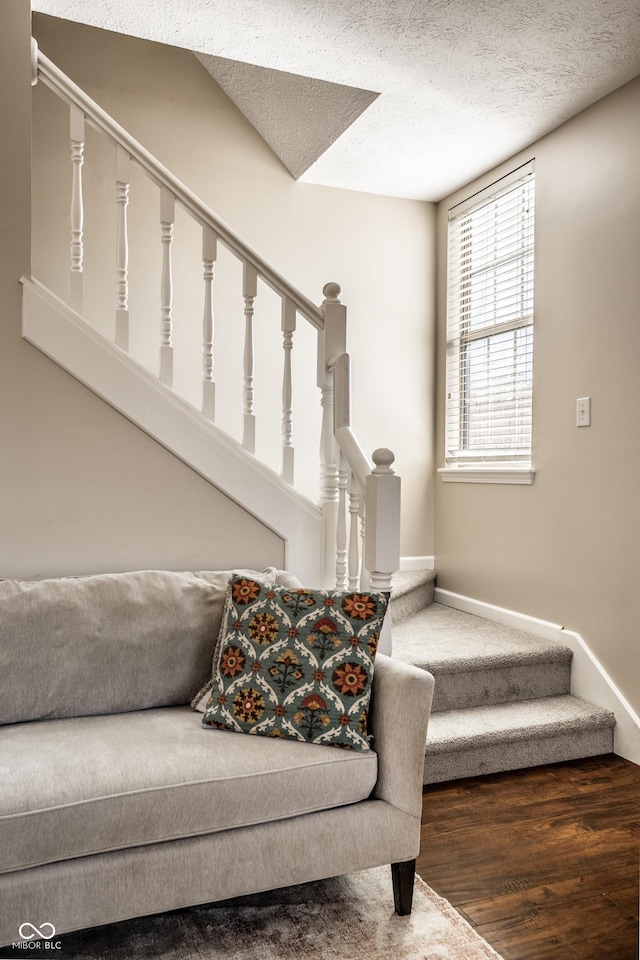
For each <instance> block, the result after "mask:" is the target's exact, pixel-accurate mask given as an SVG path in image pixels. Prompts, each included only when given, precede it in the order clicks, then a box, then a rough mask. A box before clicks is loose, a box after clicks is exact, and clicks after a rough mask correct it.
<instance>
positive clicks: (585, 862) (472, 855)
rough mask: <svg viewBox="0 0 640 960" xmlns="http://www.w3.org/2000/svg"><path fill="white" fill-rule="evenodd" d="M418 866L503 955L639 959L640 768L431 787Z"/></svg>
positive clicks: (602, 763) (577, 769) (536, 772)
mask: <svg viewBox="0 0 640 960" xmlns="http://www.w3.org/2000/svg"><path fill="white" fill-rule="evenodd" d="M422 810H423V814H422V824H423V826H422V849H421V853H420V857H419V858H418V863H417V870H418V873H419V874H420V876H421V877H422V878H423V879H424V880H425V881H426V883H428V884H429V886H430V887H432V889H434V890H435V891H436V892H437V893H439V894H440V896H442V897H445V898H446V899H447V900H449V902H450V903H452V904H454V906H455V907H456V908H457V909H458V910H459V912H460V913H461V914H462V915H463V916H464V917H465V918H466V919H467V920H468V921H469V922H470V923H471V924H472V926H474V927H475V928H476V929H477V931H478V933H480V935H481V936H483V937H484V939H485V940H487V941H488V942H489V943H490V944H491V946H492V947H493V948H494V949H495V950H496V951H497V952H498V953H499V954H501V955H502V957H504V960H525V958H526V960H638V956H639V954H638V886H639V883H638V877H639V866H640V766H636V765H635V764H633V763H629V761H627V760H623V759H621V758H620V757H616V756H614V755H610V756H606V757H593V758H590V759H586V760H577V761H573V762H570V763H562V764H554V765H552V766H547V767H538V768H535V769H533V770H519V771H514V772H511V773H503V774H495V775H492V776H488V777H478V778H476V779H473V780H459V781H456V782H452V783H445V784H434V785H433V786H429V787H425V792H424V797H423V803H422Z"/></svg>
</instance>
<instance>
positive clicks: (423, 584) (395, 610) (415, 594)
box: [391, 570, 436, 624]
mask: <svg viewBox="0 0 640 960" xmlns="http://www.w3.org/2000/svg"><path fill="white" fill-rule="evenodd" d="M435 580H436V573H435V570H406V571H398V572H397V573H394V575H393V578H392V580H391V622H392V623H393V624H398V623H401V622H403V621H404V620H406V619H407V618H408V617H411V616H413V615H414V614H416V613H418V612H419V611H420V610H423V609H424V608H425V607H428V606H429V604H431V603H433V594H434V587H435Z"/></svg>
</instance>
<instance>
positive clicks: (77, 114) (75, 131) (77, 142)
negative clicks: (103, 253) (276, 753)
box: [69, 104, 84, 313]
mask: <svg viewBox="0 0 640 960" xmlns="http://www.w3.org/2000/svg"><path fill="white" fill-rule="evenodd" d="M69 119H70V124H69V126H70V135H71V172H72V179H71V264H70V271H69V306H70V307H71V308H72V309H73V310H75V311H76V312H77V313H82V310H83V305H84V272H83V270H84V267H83V258H84V247H83V243H82V230H83V226H84V206H83V200H82V164H83V163H84V113H83V112H82V110H81V109H80V107H77V106H76V105H75V104H71V108H70V117H69Z"/></svg>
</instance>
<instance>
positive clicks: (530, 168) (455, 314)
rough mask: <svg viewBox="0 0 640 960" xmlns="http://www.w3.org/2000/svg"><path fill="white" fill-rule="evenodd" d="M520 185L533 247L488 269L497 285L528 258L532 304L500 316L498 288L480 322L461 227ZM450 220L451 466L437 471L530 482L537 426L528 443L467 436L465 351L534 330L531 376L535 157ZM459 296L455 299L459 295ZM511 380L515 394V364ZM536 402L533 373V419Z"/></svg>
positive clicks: (451, 476) (449, 476) (453, 476)
mask: <svg viewBox="0 0 640 960" xmlns="http://www.w3.org/2000/svg"><path fill="white" fill-rule="evenodd" d="M521 186H526V187H527V190H528V191H530V196H531V203H532V208H528V209H527V213H526V217H527V220H525V219H524V218H523V217H519V219H518V225H521V224H522V228H523V229H526V228H527V227H528V225H529V224H528V220H529V218H530V220H531V226H530V229H531V243H530V246H531V250H530V251H528V250H527V252H525V254H524V255H522V256H520V255H517V256H516V258H515V260H514V257H513V255H512V254H509V255H508V256H507V257H506V259H505V260H503V261H501V260H500V258H496V259H494V260H492V261H491V262H490V264H489V265H488V266H487V268H486V270H487V274H489V273H490V271H494V287H495V286H498V282H497V279H496V278H497V277H498V272H499V268H500V266H504V264H505V263H509V262H511V261H514V262H515V264H516V266H517V265H519V264H520V263H521V262H522V263H523V264H524V263H526V265H527V269H528V270H530V274H531V279H530V282H529V279H527V281H526V284H527V286H526V289H527V291H528V296H529V298H530V301H531V305H530V308H529V309H528V311H527V310H525V308H524V305H523V311H522V313H520V314H518V315H515V316H514V315H512V316H510V317H509V318H508V319H506V320H502V321H501V320H500V319H499V318H497V296H496V295H495V293H494V296H493V298H492V299H491V301H490V303H491V306H490V308H489V311H488V313H489V314H490V317H489V319H488V320H487V322H486V323H484V324H481V325H479V326H478V325H476V324H474V323H473V320H472V318H471V308H470V306H469V304H468V296H467V294H468V293H469V290H470V289H471V287H470V283H471V280H470V278H471V275H472V269H471V266H470V260H469V254H468V253H466V252H465V250H464V239H463V233H462V231H463V230H464V229H465V224H464V221H465V220H467V224H468V225H469V229H471V221H470V220H469V218H470V217H472V216H473V214H475V213H479V212H480V211H482V210H485V209H486V208H487V207H488V206H490V205H491V204H495V203H496V201H499V199H500V198H501V197H506V196H507V195H512V194H514V193H515V191H516V190H517V189H518V188H519V187H521ZM494 209H495V208H494ZM448 221H449V222H448V233H447V251H448V252H447V321H446V323H447V326H446V353H447V359H446V393H445V397H446V407H445V462H446V466H445V467H441V468H440V469H439V470H438V472H439V473H440V475H441V477H442V479H443V480H444V481H454V482H460V481H462V482H473V483H521V484H531V483H533V479H534V476H535V470H534V469H533V466H532V462H531V457H532V449H531V447H532V439H533V438H532V428H530V430H529V434H528V438H529V445H528V447H527V448H526V449H518V448H517V447H511V446H504V447H498V446H495V447H491V446H489V447H487V448H485V449H482V448H479V447H473V446H471V447H470V446H468V445H467V444H468V440H466V439H465V437H464V434H465V431H468V430H469V429H470V410H471V409H472V408H471V405H470V401H469V390H468V387H467V382H468V378H467V370H468V367H467V361H466V359H465V356H466V355H468V351H469V349H470V347H471V346H472V345H473V344H474V343H477V344H480V343H482V342H484V343H485V344H486V347H487V353H488V351H489V350H490V348H491V346H492V345H495V343H497V342H498V341H497V340H494V338H497V337H500V336H501V335H504V334H509V333H515V332H517V331H519V330H523V331H531V343H530V346H527V347H526V348H525V351H524V356H525V370H526V371H527V375H530V376H531V377H532V373H531V371H532V364H533V329H534V307H533V270H534V248H535V161H534V160H530V161H528V162H527V163H525V164H522V165H521V166H519V167H517V168H516V169H514V170H513V171H511V172H510V173H509V174H507V175H506V176H504V177H501V178H500V179H499V180H497V181H495V182H494V183H492V184H490V185H489V186H488V187H486V188H484V189H483V190H481V191H479V192H477V193H475V194H473V195H471V196H470V197H468V198H467V199H465V200H463V201H462V202H461V203H459V204H456V205H455V206H454V207H452V208H451V209H450V210H449V213H448ZM452 223H453V224H455V225H456V226H455V227H454V228H453V227H452V226H451V225H452ZM454 229H456V230H458V231H459V232H458V238H457V243H456V244H455V246H454V241H453V240H452V236H453V230H454ZM499 237H500V234H499V231H498V232H494V242H495V239H497V238H499ZM500 239H501V238H500ZM452 249H455V256H456V264H457V265H456V266H453V265H452ZM465 258H466V259H467V264H468V265H467V267H464V266H461V264H462V263H463V262H464V260H465ZM479 272H482V271H479ZM454 278H455V279H454ZM454 283H455V285H456V286H457V287H458V291H457V293H456V297H457V305H456V307H455V309H454V310H452V307H451V303H452V296H451V290H452V286H453V285H454ZM521 285H522V284H521ZM521 296H522V295H521ZM454 302H456V300H455V299H454ZM462 302H465V305H464V306H460V303H462ZM523 304H524V301H523ZM465 317H466V319H465ZM452 326H453V333H452ZM513 342H514V350H516V340H515V339H514V341H513ZM498 349H499V348H498ZM516 355H517V350H516ZM515 362H517V361H515V360H514V363H515ZM452 376H453V377H455V381H456V382H455V386H454V388H453V389H452V386H451V384H452ZM498 376H499V375H498V374H497V373H496V372H495V370H494V371H493V372H492V373H491V374H490V379H489V381H488V383H489V384H492V383H493V384H495V383H496V382H497V380H498ZM507 385H508V388H509V389H510V390H511V391H512V394H513V393H515V391H516V390H517V372H516V371H515V369H514V373H513V379H512V380H511V381H509V380H507ZM488 393H490V387H489V388H488ZM526 401H528V407H527V406H526ZM512 402H513V409H514V414H517V412H518V407H519V403H518V402H517V401H516V400H513V401H512ZM452 404H453V410H455V406H457V408H458V411H457V414H456V413H455V412H453V413H452ZM532 407H533V384H532V379H531V387H530V388H529V391H528V395H527V397H526V398H525V407H524V409H525V412H526V417H527V420H528V422H529V423H530V422H531V421H532ZM483 426H485V428H487V429H489V430H490V429H491V428H492V427H493V424H492V422H491V419H490V418H488V419H487V420H486V421H485V423H484V424H483ZM517 429H518V428H517V425H512V426H511V427H510V431H513V434H512V435H513V438H514V439H515V438H516V436H517V433H516V431H517ZM452 435H453V436H454V437H455V439H456V440H457V442H456V443H454V444H452V443H451V438H452ZM467 435H468V434H467Z"/></svg>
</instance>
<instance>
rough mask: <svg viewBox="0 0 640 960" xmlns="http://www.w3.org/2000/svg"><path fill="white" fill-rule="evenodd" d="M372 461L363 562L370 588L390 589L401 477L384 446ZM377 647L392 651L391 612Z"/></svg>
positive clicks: (397, 547)
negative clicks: (395, 471)
mask: <svg viewBox="0 0 640 960" xmlns="http://www.w3.org/2000/svg"><path fill="white" fill-rule="evenodd" d="M372 459H373V462H374V464H375V467H374V468H373V471H372V472H371V473H370V474H369V476H368V477H367V483H366V500H367V518H366V532H365V566H366V568H367V570H368V571H369V574H370V585H371V589H372V590H390V589H391V577H392V575H393V574H394V573H395V571H396V570H397V569H398V567H399V565H400V477H398V476H396V474H395V473H394V472H393V470H392V468H391V464H392V463H393V461H394V460H395V457H394V455H393V453H392V452H391V450H387V449H385V448H384V447H382V448H380V449H378V450H374V452H373V454H372ZM380 651H381V652H382V653H388V654H390V653H391V627H390V615H389V614H387V616H386V618H385V622H384V626H383V629H382V632H381V635H380Z"/></svg>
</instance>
